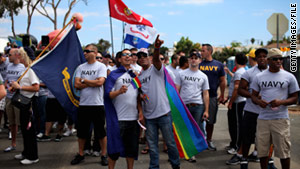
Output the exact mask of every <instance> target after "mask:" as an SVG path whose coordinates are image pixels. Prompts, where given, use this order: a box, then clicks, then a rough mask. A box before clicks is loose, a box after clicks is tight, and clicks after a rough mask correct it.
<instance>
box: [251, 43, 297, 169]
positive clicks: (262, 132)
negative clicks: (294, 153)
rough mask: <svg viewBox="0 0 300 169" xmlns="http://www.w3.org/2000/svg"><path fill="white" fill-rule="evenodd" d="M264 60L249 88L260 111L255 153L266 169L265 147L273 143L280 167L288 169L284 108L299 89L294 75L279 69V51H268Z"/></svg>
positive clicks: (287, 135)
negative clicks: (262, 69)
mask: <svg viewBox="0 0 300 169" xmlns="http://www.w3.org/2000/svg"><path fill="white" fill-rule="evenodd" d="M267 59H268V64H269V68H268V69H267V70H266V71H263V72H261V73H259V74H257V75H256V76H255V78H254V80H253V83H252V84H251V86H250V88H251V89H252V101H253V102H254V103H255V104H257V105H259V106H260V107H261V108H262V109H261V110H260V113H259V116H258V119H257V132H256V142H257V152H258V157H259V158H260V166H261V168H262V169H267V168H268V155H269V147H270V145H271V144H274V152H275V156H276V157H278V158H280V162H281V166H282V168H283V169H289V168H290V153H291V150H290V149H291V140H290V120H289V114H288V109H287V106H288V105H291V104H295V103H296V102H297V98H298V92H299V90H300V89H299V86H298V83H297V80H296V78H295V76H293V75H292V74H291V73H289V72H287V71H285V70H283V69H281V66H282V60H283V57H282V53H281V51H280V50H279V49H277V48H272V49H270V50H269V51H268V55H267Z"/></svg>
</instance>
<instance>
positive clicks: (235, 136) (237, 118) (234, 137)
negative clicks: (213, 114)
mask: <svg viewBox="0 0 300 169" xmlns="http://www.w3.org/2000/svg"><path fill="white" fill-rule="evenodd" d="M247 61H248V60H247V57H246V56H245V54H243V53H238V54H237V55H236V56H235V66H236V68H237V70H236V72H235V73H234V75H233V77H232V78H231V81H230V84H229V92H228V98H229V99H230V100H229V103H228V106H227V107H228V113H227V118H228V130H229V134H230V138H231V140H230V147H231V148H230V149H229V150H227V153H229V154H236V152H237V150H238V148H239V147H240V145H241V141H242V140H241V138H242V137H241V124H242V117H243V110H244V106H245V104H246V98H245V97H242V96H240V95H239V94H238V87H239V84H240V80H241V76H242V74H243V73H244V72H245V71H246V70H245V66H246V64H247Z"/></svg>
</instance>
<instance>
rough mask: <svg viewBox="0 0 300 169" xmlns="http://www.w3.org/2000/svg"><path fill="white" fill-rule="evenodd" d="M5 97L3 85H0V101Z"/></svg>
mask: <svg viewBox="0 0 300 169" xmlns="http://www.w3.org/2000/svg"><path fill="white" fill-rule="evenodd" d="M5 96H6V90H5V87H4V85H3V84H2V85H0V100H2V99H3V98H4V97H5Z"/></svg>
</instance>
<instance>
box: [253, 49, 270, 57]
mask: <svg viewBox="0 0 300 169" xmlns="http://www.w3.org/2000/svg"><path fill="white" fill-rule="evenodd" d="M261 52H264V53H266V54H268V50H267V49H266V48H258V49H257V50H256V51H255V56H257V55H258V54H259V53H261Z"/></svg>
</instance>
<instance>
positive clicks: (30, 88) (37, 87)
mask: <svg viewBox="0 0 300 169" xmlns="http://www.w3.org/2000/svg"><path fill="white" fill-rule="evenodd" d="M11 86H12V90H14V89H20V90H24V91H28V92H38V91H39V90H40V85H39V84H38V83H35V84H32V85H31V86H20V84H19V83H17V82H12V83H11Z"/></svg>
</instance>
